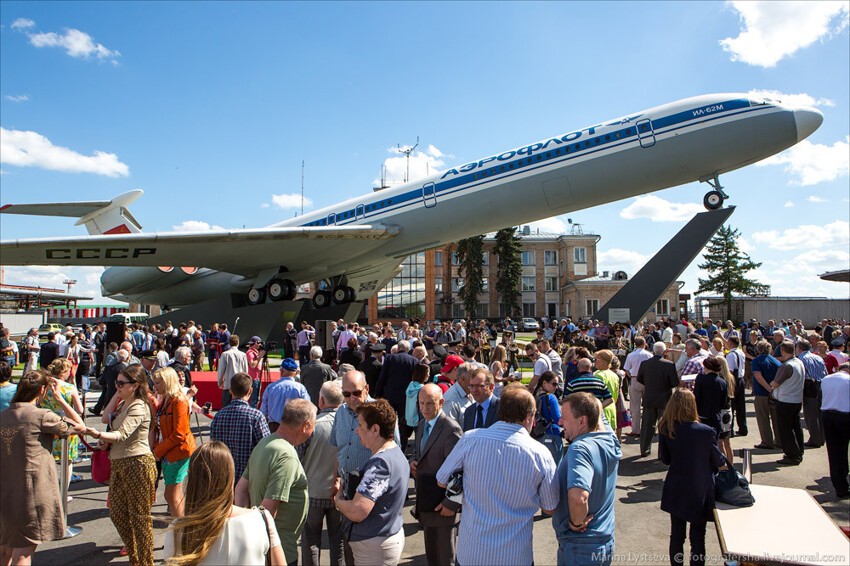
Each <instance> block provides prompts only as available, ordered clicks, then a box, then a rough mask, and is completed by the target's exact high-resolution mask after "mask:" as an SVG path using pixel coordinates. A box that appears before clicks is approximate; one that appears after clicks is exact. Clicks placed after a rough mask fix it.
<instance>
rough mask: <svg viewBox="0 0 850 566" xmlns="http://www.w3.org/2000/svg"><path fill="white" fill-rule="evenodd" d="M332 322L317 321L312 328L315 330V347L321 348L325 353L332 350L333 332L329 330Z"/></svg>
mask: <svg viewBox="0 0 850 566" xmlns="http://www.w3.org/2000/svg"><path fill="white" fill-rule="evenodd" d="M332 322H333V321H332V320H317V321H316V325H315V326H314V328H315V329H316V340H315V343H316V346H321V347H322V350H324V351H325V352H327V351H328V350H333V349H334V347H335V346H336V344H334V337H333V334H332V333H333V330H331V323H332Z"/></svg>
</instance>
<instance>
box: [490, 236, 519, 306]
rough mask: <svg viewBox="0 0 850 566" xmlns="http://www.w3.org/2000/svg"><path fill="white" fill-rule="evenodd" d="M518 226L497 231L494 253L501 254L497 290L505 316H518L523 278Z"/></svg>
mask: <svg viewBox="0 0 850 566" xmlns="http://www.w3.org/2000/svg"><path fill="white" fill-rule="evenodd" d="M520 242H521V240H520V238H519V236H517V234H516V228H514V227H511V228H502V229H501V230H499V231H498V232H496V247H495V248H494V250H493V253H495V254H496V255H498V256H499V269H498V272H497V278H496V291H497V293H498V294H499V301H500V302H501V304H502V306H503V307H504V311H505V316H510V317H518V316H519V314H520V310H519V283H520V280H521V279H522V259H521V257H520V252H521V251H522V245H521V243H520Z"/></svg>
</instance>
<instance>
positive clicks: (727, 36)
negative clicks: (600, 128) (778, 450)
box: [0, 0, 850, 304]
mask: <svg viewBox="0 0 850 566" xmlns="http://www.w3.org/2000/svg"><path fill="white" fill-rule="evenodd" d="M848 22H850V2H847V1H841V2H592V3H591V2H586V3H585V2H564V3H556V2H541V3H535V2H522V3H511V2H493V3H487V2H473V3H465V2H427V3H425V2H423V3H415V2H409V3H389V2H375V3H356V2H343V3H333V2H316V3H309V2H308V3H298V2H280V3H276V2H256V3H251V2H239V3H228V2H210V3H204V2H182V3H176V2H175V3H166V2H73V1H63V2H13V1H6V0H4V1H3V2H2V3H0V127H1V128H2V129H1V130H0V204H7V203H22V202H61V201H77V200H108V199H110V198H112V197H113V196H116V195H118V194H121V193H124V192H126V191H129V190H131V189H143V190H144V191H145V194H144V195H143V196H142V197H141V199H140V200H138V201H137V202H136V203H134V204H133V205H132V206H131V210H132V212H133V214H134V216H135V217H136V218H137V219H138V220H139V221H140V223H141V224H142V225H143V227H144V230H145V231H170V230H175V229H196V230H204V229H208V228H210V227H225V228H241V227H243V226H244V227H260V226H265V225H269V224H272V223H274V222H278V221H280V220H283V219H286V218H291V217H292V216H294V215H295V214H298V213H299V212H300V209H301V202H302V201H301V171H302V166H301V164H302V161H303V162H304V163H305V166H304V172H305V180H304V194H305V199H304V211H305V212H309V211H311V210H316V209H318V208H322V207H324V206H327V205H330V204H333V203H335V202H338V201H341V200H344V199H347V198H350V197H353V196H356V195H358V194H363V193H367V192H369V191H371V189H372V187H373V186H374V185H376V184H377V183H379V182H380V180H381V177H382V170H384V171H385V173H384V177H385V178H386V180H387V182H389V183H391V184H392V183H398V182H402V181H403V180H404V176H405V174H406V160H405V158H404V157H403V156H402V155H401V154H400V153H399V149H400V148H401V149H404V148H409V147H410V146H412V145H413V144H415V143H416V140H417V138H418V140H419V145H418V147H417V148H416V149H415V150H414V151H413V153H412V154H411V158H410V178H411V180H413V179H416V178H419V177H424V176H426V175H427V174H429V173H434V172H435V171H438V170H444V169H448V168H450V167H452V166H457V165H461V164H464V163H467V162H469V161H473V160H476V159H480V158H482V157H485V156H489V155H495V154H498V153H501V152H502V151H504V150H506V149H509V148H513V147H518V146H520V145H523V144H524V143H530V142H534V141H537V140H540V139H545V138H548V137H550V136H551V135H554V134H562V133H564V132H569V131H572V130H576V129H579V128H581V127H584V126H588V125H591V124H594V123H597V122H599V121H602V120H607V119H612V118H615V117H618V116H623V115H626V114H629V113H632V112H636V111H639V110H642V109H646V108H650V107H653V106H656V105H660V104H664V103H667V102H672V101H675V100H678V99H682V98H686V97H689V96H695V95H700V94H709V93H719V92H743V93H747V92H751V91H760V92H766V93H770V95H771V96H773V97H774V98H779V99H780V100H783V101H793V102H794V103H796V104H801V105H808V106H815V107H817V108H818V109H820V110H821V111H822V112H823V114H824V123H823V125H822V126H821V127H820V129H819V130H818V131H817V132H815V133H814V134H813V135H812V136H811V137H810V138H808V139H807V140H805V141H803V142H801V143H799V144H798V145H796V146H794V147H793V148H791V149H789V150H787V151H785V152H783V153H781V154H779V155H777V156H774V157H772V158H770V159H768V160H766V161H764V162H761V163H758V164H755V165H752V166H749V167H746V168H744V169H740V170H738V171H735V172H731V173H727V174H725V175H724V176H722V177H721V182H722V183H723V185H724V187H725V189H726V191H727V193H729V195H730V200H729V201H727V204H733V205H735V206H736V207H737V208H736V211H735V213H734V214H733V215H732V217H731V219H730V222H729V224H730V225H731V226H732V227H734V228H738V229H739V230H740V231H741V238H740V240H739V244H740V246H741V248H742V249H743V250H744V251H746V252H747V253H748V254H750V256H751V258H752V259H753V260H754V261H756V262H762V266H761V267H760V268H759V269H758V270H756V271H755V272H753V273H752V274H751V275H752V276H753V277H754V278H755V279H757V280H759V281H760V282H763V283H767V284H769V285H770V286H771V294H772V295H774V296H825V297H839V298H844V297H848V296H850V285H848V284H846V283H832V282H827V281H823V280H821V279H819V278H818V274H820V273H823V272H826V271H835V270H840V269H848V268H849V267H850V201H848V197H849V196H850V184H848V160H850V116H848V112H850V76H848V75H850V61H848V59H850V30H848ZM707 190H708V187H707V186H706V185H704V184H699V183H691V184H688V185H683V186H679V187H675V188H672V189H667V190H664V191H659V192H656V193H652V194H650V195H644V196H641V197H637V198H633V199H627V200H624V201H619V202H614V203H609V204H606V205H603V206H598V207H595V208H591V209H586V210H582V211H576V212H573V213H571V214H569V215H564V216H560V217H555V218H549V219H545V220H541V221H539V222H536V223H534V224H533V226H535V227H539V228H540V229H541V231H547V232H565V231H568V230H569V226H568V222H567V218H568V217H569V218H570V219H571V220H572V221H573V223H575V224H581V225H582V228H583V230H584V231H585V233H588V232H592V233H596V234H599V235H601V240H600V242H599V244H598V251H599V266H598V267H599V271H600V272H601V271H603V270H610V271H614V270H625V271H626V272H627V273H629V274H634V273H635V272H637V270H638V269H640V267H642V265H643V264H644V263H645V262H646V261H647V260H648V259H649V258H650V257H652V255H653V254H654V253H655V252H656V251H657V250H658V249H660V248H661V247H662V246H663V245H664V244H666V243H667V241H668V240H669V239H670V238H671V237H672V236H673V235H675V234H676V233H677V232H678V231H679V230H680V229H681V228H682V226H684V224H685V223H686V222H687V221H688V220H689V219H690V218H691V217H692V216H693V214H695V213H697V212H701V211H702V210H704V208H703V206H702V197H703V195H704V194H705V193H706V191H707ZM518 198H521V197H518ZM73 224H74V221H73V219H69V218H41V217H20V216H0V237H2V239H3V240H8V239H17V238H31V237H61V236H73V235H77V234H81V233H83V232H84V229H83V228H82V227H74V225H73ZM0 263H2V258H0ZM699 263H700V258H697V260H695V261H694V262H693V263H692V264H691V266H690V267H689V268H688V269H687V270H686V271H685V272H684V273H683V274H682V276H681V277H680V279H682V280H683V281H684V282H685V285H684V288H683V289H682V291H683V292H687V293H694V292H695V291H696V289H697V286H698V282H697V280H698V278H699V277H700V275H701V272H700V270H699V269H698V267H697V264H699ZM101 271H102V270H101V269H100V268H94V267H91V268H68V267H8V268H6V269H5V282H6V283H12V284H26V285H41V286H51V287H60V288H61V287H62V281H63V280H64V279H65V278H70V279H75V280H77V281H78V283H77V284H76V286H74V287H73V289H72V292H74V293H77V294H84V295H89V296H92V297H94V300H93V301H91V302H93V303H96V304H105V303H109V302H110V301H109V300H105V299H104V298H103V297H101V296H100V291H99V277H100V273H101ZM702 275H703V276H704V274H702Z"/></svg>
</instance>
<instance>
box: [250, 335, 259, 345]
mask: <svg viewBox="0 0 850 566" xmlns="http://www.w3.org/2000/svg"><path fill="white" fill-rule="evenodd" d="M260 342H262V339H260V337H259V336H251V339H250V340H248V344H259V343H260Z"/></svg>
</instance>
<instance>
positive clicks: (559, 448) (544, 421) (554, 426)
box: [532, 371, 564, 466]
mask: <svg viewBox="0 0 850 566" xmlns="http://www.w3.org/2000/svg"><path fill="white" fill-rule="evenodd" d="M557 389H558V376H557V375H556V374H555V372H553V371H544V372H543V375H541V376H540V380H539V381H538V382H537V388H536V389H535V391H534V397H535V398H536V399H537V418H536V420H535V422H534V429H533V430H532V432H533V433H536V432H537V431H538V429H542V436H537V434H533V436H535V437H536V438H537V440H539V441H540V442H541V443H542V444H543V445H544V446H545V447H546V448H548V449H549V451H550V452H551V453H552V458H554V459H555V465H556V466H557V465H558V462H560V461H561V455H562V454H563V452H564V437H563V431H564V429H563V428H561V425H559V424H558V422H559V421H560V420H561V406H560V404H559V403H558V398H557V397H555V391H556V390H557Z"/></svg>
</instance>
